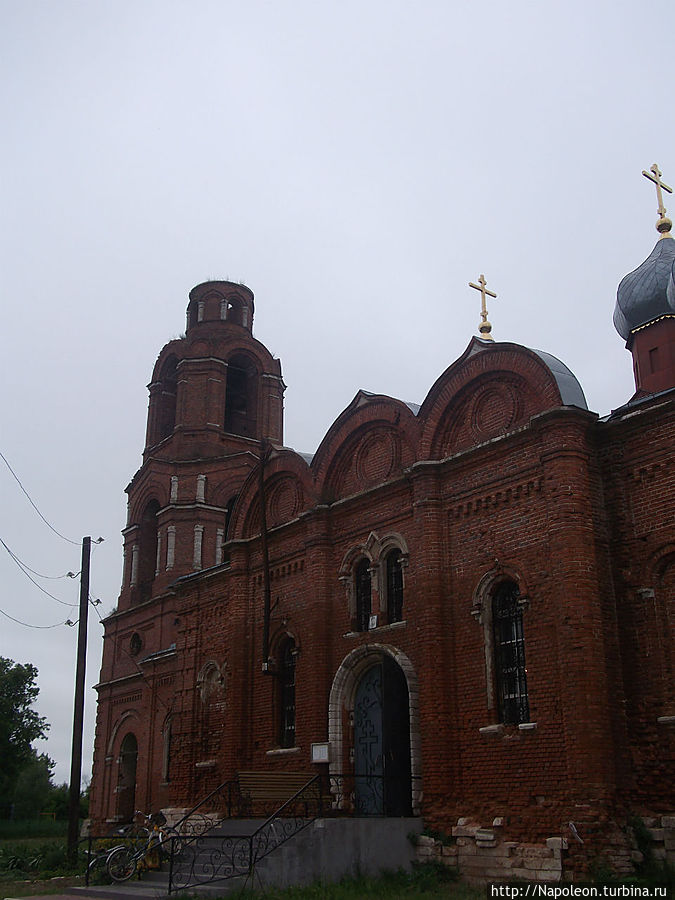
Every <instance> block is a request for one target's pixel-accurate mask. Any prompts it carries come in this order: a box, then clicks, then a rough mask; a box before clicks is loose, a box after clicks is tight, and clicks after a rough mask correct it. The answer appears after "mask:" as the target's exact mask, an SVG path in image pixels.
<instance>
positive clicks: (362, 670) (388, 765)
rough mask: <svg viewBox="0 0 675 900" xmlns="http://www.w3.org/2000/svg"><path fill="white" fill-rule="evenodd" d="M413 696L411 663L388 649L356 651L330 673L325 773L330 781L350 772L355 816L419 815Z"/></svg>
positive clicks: (416, 720)
mask: <svg viewBox="0 0 675 900" xmlns="http://www.w3.org/2000/svg"><path fill="white" fill-rule="evenodd" d="M418 696H419V693H418V688H417V677H416V674H415V670H414V668H413V666H412V664H411V662H410V660H409V659H408V657H407V656H406V655H405V654H404V653H401V652H400V651H398V650H396V649H395V648H393V647H388V646H387V645H383V644H381V645H373V644H370V645H368V646H367V647H366V646H363V647H359V648H357V649H356V650H354V651H353V652H352V653H350V654H349V655H348V656H347V657H345V659H344V660H343V661H342V664H341V665H340V668H339V669H338V671H337V672H336V674H335V678H334V679H333V686H332V688H331V695H330V701H329V722H328V735H329V740H330V744H331V763H330V771H331V775H333V776H334V777H335V778H338V777H339V776H340V775H344V774H347V773H349V772H352V773H353V775H354V789H355V805H356V811H357V813H358V814H360V815H387V816H409V815H419V814H420V801H421V796H422V790H421V787H422V785H421V778H420V776H421V753H420V740H419V707H418V700H417V698H418ZM348 722H351V723H352V726H353V727H352V728H351V729H350V728H349V727H348V725H347V723H348Z"/></svg>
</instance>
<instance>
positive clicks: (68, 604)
mask: <svg viewBox="0 0 675 900" xmlns="http://www.w3.org/2000/svg"><path fill="white" fill-rule="evenodd" d="M0 544H2V546H3V547H4V548H5V550H6V551H7V552H8V553H9V555H10V557H11V558H12V560H13V561H14V562H15V563H16V564H17V566H18V567H19V569H20V570H21V571H22V572H23V574H24V575H25V576H26V578H27V579H28V580H29V581H30V582H31V583H32V584H34V585H35V587H36V588H37V589H38V590H40V591H42V593H43V594H46V595H47V596H48V597H51V599H52V600H56V602H57V603H60V604H61V605H62V606H68V607H70V608H71V609H72V608H73V607H75V606H77V603H66V601H65V600H60V599H59V598H58V597H55V596H54V594H50V593H49V591H47V590H45V589H44V588H43V587H42V585H41V584H38V583H37V581H36V580H35V579H34V578H32V577H31V576H30V575H29V574H28V572H27V571H26V570H25V569H24V567H23V563H22V562H21V560H19V558H18V557H16V556H15V555H14V554H13V553H12V551H11V550H10V549H9V547H8V546H7V544H6V543H5V542H4V541H3V540H2V538H0ZM5 615H6V613H5ZM10 618H11V616H10ZM19 624H21V625H23V624H25V623H23V622H21V623H19ZM36 627H37V626H36ZM50 627H52V626H50Z"/></svg>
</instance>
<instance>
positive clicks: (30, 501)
mask: <svg viewBox="0 0 675 900" xmlns="http://www.w3.org/2000/svg"><path fill="white" fill-rule="evenodd" d="M0 457H2V460H3V462H4V463H5V465H6V466H7V468H8V469H9V471H10V472H11V473H12V475H13V476H14V478H15V479H16V483H17V484H18V485H19V487H20V488H21V490H22V491H23V492H24V494H25V495H26V497H27V498H28V502H29V503H30V505H31V506H32V507H33V509H34V510H35V512H36V513H37V514H38V516H40V518H41V519H42V521H43V522H44V523H45V525H46V526H47V527H48V528H51V530H52V531H53V532H54V534H55V535H57V537H60V538H61V540H63V541H67V542H68V543H69V544H74V545H75V546H76V547H79V546H80V541H71V539H70V538H67V537H66V536H65V535H63V534H61V532H60V531H57V530H56V528H54V526H53V525H52V524H50V523H49V522H48V521H47V519H45V517H44V516H43V515H42V513H41V512H40V510H39V509H38V508H37V506H36V505H35V503H34V502H33V500H32V498H31V496H30V494H29V493H28V491H27V490H26V488H25V487H24V486H23V485H22V484H21V481H20V480H19V476H18V475H17V474H16V472H15V471H14V469H13V468H12V467H11V466H10V464H9V462H8V460H7V457H6V456H5V455H4V453H2V451H0Z"/></svg>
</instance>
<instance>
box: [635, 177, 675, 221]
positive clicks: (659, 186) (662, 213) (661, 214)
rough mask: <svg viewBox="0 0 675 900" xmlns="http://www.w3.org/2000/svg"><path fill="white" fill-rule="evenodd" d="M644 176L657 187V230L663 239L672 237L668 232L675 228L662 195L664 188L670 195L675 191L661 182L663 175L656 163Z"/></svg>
mask: <svg viewBox="0 0 675 900" xmlns="http://www.w3.org/2000/svg"><path fill="white" fill-rule="evenodd" d="M642 174H643V175H644V176H645V178H648V179H649V180H650V181H653V182H654V184H655V185H656V199H657V200H658V201H659V209H658V213H659V219H658V221H657V223H656V230H657V231H658V232H660V234H661V237H670V235H669V234H668V232H669V231H670V229H671V228H672V227H673V223H672V222H671V221H670V219H668V218H667V217H666V208H665V206H664V205H663V194H662V193H661V189H662V188H663V190H664V191H667V192H668V193H669V194H672V193H673V189H672V188H670V187H668V185H667V184H665V182H663V181H661V174H662V173H661V170H660V169H659V167H658V166H657V165H656V163H654V165H653V166H652V167H651V169H650V170H649V172H645V171H644V170H643V171H642Z"/></svg>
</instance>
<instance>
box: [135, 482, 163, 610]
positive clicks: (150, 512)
mask: <svg viewBox="0 0 675 900" xmlns="http://www.w3.org/2000/svg"><path fill="white" fill-rule="evenodd" d="M158 512H159V503H158V502H157V501H156V500H151V501H150V502H149V503H148V505H147V506H146V507H145V509H144V511H143V516H142V518H141V527H140V534H139V560H138V597H139V600H140V602H141V603H142V602H143V601H144V600H149V599H150V597H151V596H152V583H153V581H154V580H155V573H156V570H157V513H158Z"/></svg>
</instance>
